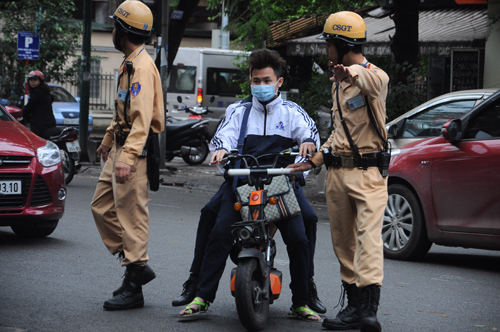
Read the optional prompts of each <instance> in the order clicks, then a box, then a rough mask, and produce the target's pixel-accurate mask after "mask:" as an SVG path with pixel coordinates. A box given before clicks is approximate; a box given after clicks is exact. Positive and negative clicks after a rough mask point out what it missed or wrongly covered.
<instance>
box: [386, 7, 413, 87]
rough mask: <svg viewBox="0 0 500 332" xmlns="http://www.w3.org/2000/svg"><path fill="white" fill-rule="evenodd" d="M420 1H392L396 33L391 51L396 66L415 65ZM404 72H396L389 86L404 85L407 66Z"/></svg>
mask: <svg viewBox="0 0 500 332" xmlns="http://www.w3.org/2000/svg"><path fill="white" fill-rule="evenodd" d="M419 3H420V0H394V14H393V15H392V20H393V21H394V24H395V25H396V33H395V34H394V37H393V38H392V43H391V50H392V53H393V54H394V58H395V60H396V64H400V65H403V64H404V63H405V62H407V63H408V64H409V65H411V66H415V65H416V64H417V56H418V5H419ZM404 68H405V70H400V71H399V70H397V71H396V73H395V77H393V79H392V82H391V85H393V86H394V85H396V84H397V83H399V82H401V83H403V84H406V79H407V77H408V75H409V74H408V70H407V69H408V66H405V67H404Z"/></svg>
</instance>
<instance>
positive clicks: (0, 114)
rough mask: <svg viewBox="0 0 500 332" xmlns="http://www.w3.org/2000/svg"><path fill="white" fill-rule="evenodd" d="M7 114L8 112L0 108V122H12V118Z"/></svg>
mask: <svg viewBox="0 0 500 332" xmlns="http://www.w3.org/2000/svg"><path fill="white" fill-rule="evenodd" d="M7 113H8V112H7V111H6V110H5V109H4V108H3V107H1V106H0V121H12V118H11V117H10V116H9V114H7Z"/></svg>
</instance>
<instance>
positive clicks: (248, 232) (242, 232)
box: [238, 226, 253, 241]
mask: <svg viewBox="0 0 500 332" xmlns="http://www.w3.org/2000/svg"><path fill="white" fill-rule="evenodd" d="M252 233H253V229H252V228H251V227H248V226H246V227H242V228H240V229H238V237H239V238H240V240H242V241H246V240H248V239H249V238H250V237H251V236H252Z"/></svg>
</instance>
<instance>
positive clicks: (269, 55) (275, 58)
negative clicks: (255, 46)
mask: <svg viewBox="0 0 500 332" xmlns="http://www.w3.org/2000/svg"><path fill="white" fill-rule="evenodd" d="M285 65H286V61H285V60H284V59H283V58H282V57H281V55H280V54H279V53H278V52H276V51H272V50H268V49H267V48H264V49H260V50H256V51H253V52H252V53H250V57H249V58H248V67H249V68H250V75H252V72H253V70H254V69H264V68H267V67H271V68H272V69H273V71H274V74H275V75H276V77H277V78H280V77H281V71H282V69H283V67H285Z"/></svg>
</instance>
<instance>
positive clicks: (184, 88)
mask: <svg viewBox="0 0 500 332" xmlns="http://www.w3.org/2000/svg"><path fill="white" fill-rule="evenodd" d="M244 55H245V52H243V51H232V50H222V49H215V48H190V47H180V48H179V50H178V51H177V56H176V57H175V60H174V63H173V66H172V70H171V71H170V75H169V77H168V83H167V105H166V107H167V110H168V115H169V116H171V117H174V118H176V119H186V118H188V113H186V112H185V111H184V109H185V108H186V106H187V107H189V106H193V105H201V106H207V105H208V104H209V102H210V97H211V96H215V100H214V102H213V103H211V104H210V106H209V110H210V111H213V112H214V113H208V114H206V117H210V118H212V120H211V121H210V125H209V128H208V131H209V134H210V136H213V135H214V133H215V131H216V129H217V126H218V125H219V122H220V121H221V119H222V117H223V116H224V114H225V111H226V108H227V106H229V105H230V104H232V103H234V102H236V101H238V100H240V99H241V98H238V97H236V96H238V95H241V93H242V92H241V88H240V84H241V83H243V82H244V80H245V79H246V76H247V75H245V74H244V73H242V72H241V70H240V69H239V68H238V67H236V66H235V65H234V63H235V62H236V61H238V60H237V57H238V56H244ZM240 61H245V59H242V60H240ZM178 96H181V97H182V101H183V103H179V102H178V101H177V97H178Z"/></svg>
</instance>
